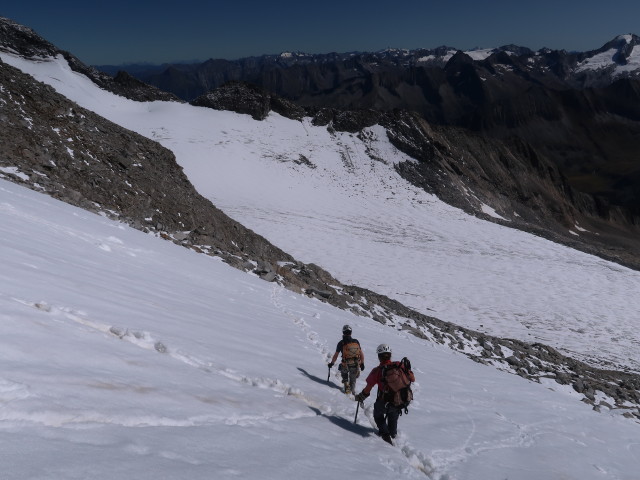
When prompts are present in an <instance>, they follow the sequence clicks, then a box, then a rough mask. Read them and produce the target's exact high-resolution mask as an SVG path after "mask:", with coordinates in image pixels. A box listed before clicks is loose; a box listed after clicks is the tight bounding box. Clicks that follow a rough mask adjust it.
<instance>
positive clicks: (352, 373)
mask: <svg viewBox="0 0 640 480" xmlns="http://www.w3.org/2000/svg"><path fill="white" fill-rule="evenodd" d="M359 373H360V367H358V365H351V366H349V385H350V386H351V391H352V392H355V391H356V379H357V378H358V375H359Z"/></svg>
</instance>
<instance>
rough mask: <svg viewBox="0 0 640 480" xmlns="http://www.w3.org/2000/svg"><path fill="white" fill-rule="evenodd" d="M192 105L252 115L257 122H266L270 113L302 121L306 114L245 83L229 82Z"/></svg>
mask: <svg viewBox="0 0 640 480" xmlns="http://www.w3.org/2000/svg"><path fill="white" fill-rule="evenodd" d="M190 103H191V105H194V106H196V107H208V108H212V109H214V110H228V111H231V112H236V113H242V114H247V115H251V117H253V118H254V119H255V120H264V119H265V118H266V117H267V115H268V114H269V112H270V111H274V112H276V113H279V114H280V115H282V116H284V117H287V118H290V119H293V120H300V119H301V118H302V117H303V116H304V114H305V111H304V109H302V108H301V107H299V106H297V105H295V104H294V103H293V102H290V101H288V100H285V99H283V98H280V97H278V96H276V95H272V94H270V93H269V92H267V91H266V90H264V89H262V88H260V87H257V86H255V85H252V84H249V83H245V82H228V83H226V84H224V85H222V86H221V87H220V88H217V89H215V90H212V91H211V92H208V93H206V94H204V95H201V96H200V97H198V98H196V99H195V100H193V101H192V102H190Z"/></svg>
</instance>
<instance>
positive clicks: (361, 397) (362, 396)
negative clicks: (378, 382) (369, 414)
mask: <svg viewBox="0 0 640 480" xmlns="http://www.w3.org/2000/svg"><path fill="white" fill-rule="evenodd" d="M368 396H369V394H368V393H364V392H360V393H359V394H357V395H356V396H355V399H356V402H364V400H365V398H367V397H368Z"/></svg>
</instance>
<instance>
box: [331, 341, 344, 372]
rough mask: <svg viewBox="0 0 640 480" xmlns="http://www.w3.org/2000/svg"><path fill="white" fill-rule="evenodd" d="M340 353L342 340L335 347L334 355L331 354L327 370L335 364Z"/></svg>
mask: <svg viewBox="0 0 640 480" xmlns="http://www.w3.org/2000/svg"><path fill="white" fill-rule="evenodd" d="M341 351H342V340H340V341H339V342H338V346H336V353H334V354H333V357H332V358H331V362H330V363H329V368H331V367H333V366H334V365H335V364H336V360H337V359H338V355H340V352H341Z"/></svg>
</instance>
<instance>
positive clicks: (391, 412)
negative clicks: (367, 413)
mask: <svg viewBox="0 0 640 480" xmlns="http://www.w3.org/2000/svg"><path fill="white" fill-rule="evenodd" d="M399 417H400V409H399V408H398V407H394V406H393V405H389V406H388V407H387V427H388V428H389V435H391V438H395V437H396V435H397V434H398V418H399Z"/></svg>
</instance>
